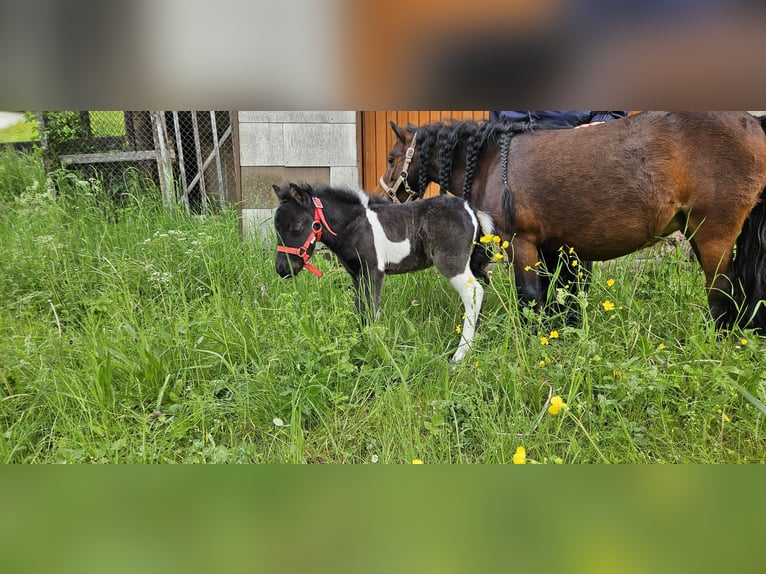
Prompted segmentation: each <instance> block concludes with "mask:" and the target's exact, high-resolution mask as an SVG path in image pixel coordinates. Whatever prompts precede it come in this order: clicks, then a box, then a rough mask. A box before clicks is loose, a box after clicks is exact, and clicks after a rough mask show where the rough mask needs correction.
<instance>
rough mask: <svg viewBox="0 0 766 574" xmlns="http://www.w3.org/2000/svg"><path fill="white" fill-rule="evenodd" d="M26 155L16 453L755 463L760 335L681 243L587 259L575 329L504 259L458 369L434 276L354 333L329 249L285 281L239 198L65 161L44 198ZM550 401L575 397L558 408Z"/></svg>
mask: <svg viewBox="0 0 766 574" xmlns="http://www.w3.org/2000/svg"><path fill="white" fill-rule="evenodd" d="M13 161H16V160H14V159H11V158H9V157H3V158H0V198H1V199H0V201H2V206H0V244H2V246H3V249H2V250H0V460H1V461H3V462H27V463H33V462H38V463H39V462H45V463H47V462H97V463H100V462H112V463H120V462H123V463H124V462H337V463H364V462H375V461H379V462H381V463H389V462H406V463H409V462H410V461H412V460H413V459H415V458H419V459H422V460H423V461H425V462H426V463H440V462H441V463H445V462H462V463H473V462H485V463H508V462H511V459H512V456H513V454H514V452H515V451H516V448H517V447H518V446H524V447H525V448H526V453H527V460H528V461H533V462H534V461H536V462H549V463H550V462H564V463H588V462H601V461H603V460H607V461H609V462H763V461H764V460H766V441H765V440H764V434H763V430H762V423H763V413H762V412H761V411H760V410H759V409H758V408H757V405H758V404H759V403H761V402H764V400H766V388H764V382H763V372H764V369H765V368H766V360H765V359H764V350H765V349H766V345H764V342H763V341H762V340H761V339H759V338H757V337H755V336H753V335H752V334H750V333H746V332H737V333H733V334H731V335H727V336H718V337H717V336H716V334H715V333H714V331H713V329H712V326H711V323H710V321H709V319H708V316H707V310H706V305H705V299H704V286H703V281H702V277H701V274H700V272H699V271H698V268H697V266H696V264H695V263H691V262H689V261H688V259H687V258H686V256H685V254H684V253H683V251H682V250H681V249H680V248H679V249H677V250H675V251H673V252H671V253H669V254H666V255H663V256H660V255H659V254H657V253H656V252H648V253H642V254H638V255H634V256H630V257H626V258H623V259H622V260H619V261H616V262H609V263H602V264H597V265H596V269H595V272H594V275H593V278H592V279H593V284H592V288H591V290H590V292H589V293H588V295H587V296H585V295H580V296H579V297H576V298H575V300H574V301H573V303H574V304H576V305H579V306H581V307H582V309H583V312H584V321H583V323H582V326H580V327H578V328H571V327H564V326H562V323H561V322H560V321H559V320H558V318H556V317H552V318H551V317H548V318H541V317H539V316H536V315H534V314H531V313H527V312H519V311H518V310H517V306H516V301H515V294H514V289H513V287H512V285H513V282H512V274H511V273H510V272H509V271H508V270H507V269H506V268H505V266H503V265H498V266H497V267H496V268H495V269H494V271H493V275H492V282H491V285H490V286H489V288H488V289H487V290H486V292H487V296H486V300H485V304H484V311H483V322H482V325H481V327H480V330H479V332H478V334H477V336H476V339H475V341H474V350H473V351H472V352H471V353H470V354H469V355H468V356H467V357H466V359H465V360H464V361H463V362H462V363H461V364H459V365H451V364H450V363H449V362H448V358H449V357H450V356H451V354H452V353H453V352H454V349H455V348H456V346H457V344H458V342H459V335H458V334H457V333H456V332H455V328H456V326H457V325H459V324H461V323H462V319H461V315H462V305H461V304H460V302H459V299H458V297H457V296H456V295H455V293H454V291H453V290H452V289H451V287H450V286H449V284H448V283H447V282H446V281H445V280H444V279H443V278H442V277H441V276H439V275H438V274H437V273H436V272H432V271H426V272H422V273H419V274H414V275H407V276H395V277H390V278H389V279H388V281H387V284H386V285H385V287H384V293H383V308H382V314H381V319H380V320H379V321H378V322H377V323H375V324H373V325H371V326H369V327H365V328H362V327H361V326H360V325H359V322H358V320H357V318H356V316H355V315H354V313H353V292H352V287H351V281H350V279H349V277H348V276H347V274H346V273H345V272H344V271H342V270H341V269H340V268H339V267H338V265H337V263H336V262H335V261H334V260H333V259H332V258H331V257H329V256H327V257H321V256H320V257H317V259H318V263H317V264H318V265H319V266H320V267H321V268H323V269H324V270H325V271H326V274H325V276H324V277H323V278H321V279H317V278H316V277H314V276H313V275H310V274H308V273H301V274H299V275H298V276H297V277H295V278H294V279H291V280H282V279H280V278H279V277H278V276H277V275H276V273H275V272H274V268H273V265H274V263H273V261H274V253H273V249H272V247H271V245H270V244H269V243H268V242H264V243H263V244H261V243H259V242H254V243H250V242H243V241H242V240H241V239H240V237H239V235H238V231H237V221H236V214H235V213H231V212H227V213H224V214H222V215H220V216H214V217H192V218H189V217H186V216H183V215H182V214H180V213H179V214H171V213H168V212H166V211H164V210H163V209H162V207H161V203H160V201H159V193H158V192H157V191H156V190H153V189H151V187H150V186H149V185H148V184H146V183H141V184H140V185H138V184H137V185H136V187H135V189H134V190H133V191H134V192H133V193H131V194H128V195H127V196H126V197H125V198H123V200H122V201H121V203H120V205H114V204H113V203H112V202H111V200H110V198H109V197H108V196H107V194H105V193H104V192H103V190H102V189H101V188H100V186H99V182H98V181H96V180H91V181H82V180H79V179H78V178H76V177H74V176H66V177H60V176H59V178H58V186H57V192H56V193H55V194H54V193H51V192H49V191H48V185H46V182H45V178H44V174H43V173H42V171H41V170H40V169H37V168H34V169H33V168H32V167H31V165H30V168H29V169H28V170H25V169H21V168H17V167H13V166H12V167H11V168H10V169H9V170H8V171H7V172H4V171H3V169H4V166H6V164H12V163H13ZM19 161H27V160H19ZM3 174H6V175H3ZM8 174H11V175H8ZM14 174H15V175H14ZM573 261H574V260H573V259H572V258H571V257H570V256H569V254H566V253H562V264H568V265H572V264H573ZM607 301H608V302H610V303H612V304H613V305H614V308H613V309H612V310H607V308H609V309H611V306H610V305H606V308H605V305H604V303H606V302H607ZM552 331H555V333H552ZM556 335H557V336H556ZM543 343H547V344H543ZM742 391H745V393H747V394H748V395H749V398H748V397H746V396H744V394H743V392H742ZM553 395H558V396H561V397H562V398H563V400H564V401H565V402H566V404H567V405H568V410H567V411H564V412H561V413H559V414H557V415H552V414H549V413H548V412H547V410H546V407H547V406H548V399H549V397H550V396H553Z"/></svg>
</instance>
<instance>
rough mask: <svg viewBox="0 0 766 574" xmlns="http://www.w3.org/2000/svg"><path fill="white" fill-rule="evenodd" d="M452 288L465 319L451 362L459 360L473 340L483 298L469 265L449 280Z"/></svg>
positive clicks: (482, 289) (482, 291)
mask: <svg viewBox="0 0 766 574" xmlns="http://www.w3.org/2000/svg"><path fill="white" fill-rule="evenodd" d="M449 282H450V284H451V285H452V287H453V289H455V291H457V292H458V293H459V294H460V299H461V300H462V301H463V307H465V319H464V320H463V330H462V331H461V335H460V345H458V348H457V351H456V352H455V355H454V356H453V357H452V362H454V363H457V362H458V361H460V360H461V359H462V358H463V357H464V356H465V354H466V353H467V352H468V349H469V348H470V347H471V341H473V334H474V332H475V331H476V324H477V323H478V320H479V311H481V302H482V300H483V299H484V288H483V287H482V286H481V283H479V281H478V280H477V279H476V277H474V275H473V273H471V270H470V267H468V266H466V270H465V271H464V272H463V273H461V274H460V275H455V276H454V277H452V278H451V279H450V280H449Z"/></svg>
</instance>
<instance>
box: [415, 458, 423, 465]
mask: <svg viewBox="0 0 766 574" xmlns="http://www.w3.org/2000/svg"><path fill="white" fill-rule="evenodd" d="M412 464H423V461H422V460H420V459H419V458H413V459H412Z"/></svg>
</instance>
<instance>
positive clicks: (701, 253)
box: [691, 225, 736, 328]
mask: <svg viewBox="0 0 766 574" xmlns="http://www.w3.org/2000/svg"><path fill="white" fill-rule="evenodd" d="M704 227H705V226H704V225H703V226H702V227H701V228H700V229H699V230H698V231H697V233H695V234H694V235H693V236H692V239H691V244H692V249H694V253H695V254H696V255H697V260H698V261H699V263H700V266H701V267H702V270H703V271H704V273H705V286H706V287H707V300H708V305H709V306H710V313H711V315H712V316H713V320H714V321H715V323H716V326H717V327H719V328H720V327H722V326H724V325H730V324H733V322H734V320H735V317H730V316H729V315H730V314H732V313H736V309H734V307H733V302H732V285H731V282H730V281H729V279H728V278H727V277H726V275H725V273H726V271H727V270H728V269H729V264H730V263H731V257H732V250H733V248H734V241H735V240H736V236H735V237H729V236H728V235H727V234H726V233H723V234H721V235H719V236H717V237H713V236H712V235H713V234H712V233H710V231H711V228H710V227H709V228H708V229H707V230H705V229H704ZM705 231H706V232H705Z"/></svg>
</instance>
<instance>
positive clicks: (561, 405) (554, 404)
mask: <svg viewBox="0 0 766 574" xmlns="http://www.w3.org/2000/svg"><path fill="white" fill-rule="evenodd" d="M567 408H568V407H567V404H566V403H565V402H564V400H563V399H562V398H561V397H560V396H559V395H556V396H555V397H551V406H549V407H548V413H550V414H552V415H557V414H559V413H560V412H561V411H565V410H567Z"/></svg>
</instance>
